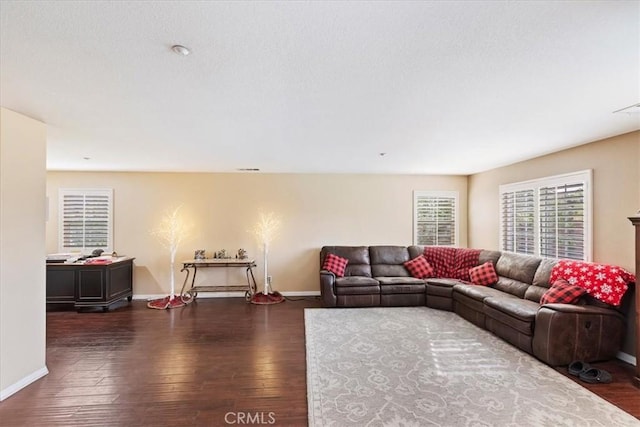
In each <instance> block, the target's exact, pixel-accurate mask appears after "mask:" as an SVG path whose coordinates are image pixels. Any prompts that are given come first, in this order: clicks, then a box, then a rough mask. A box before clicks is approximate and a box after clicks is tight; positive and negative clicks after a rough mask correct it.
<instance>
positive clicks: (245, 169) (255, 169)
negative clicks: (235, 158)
mask: <svg viewBox="0 0 640 427" xmlns="http://www.w3.org/2000/svg"><path fill="white" fill-rule="evenodd" d="M236 170H237V171H238V172H260V169H258V168H238V169H236Z"/></svg>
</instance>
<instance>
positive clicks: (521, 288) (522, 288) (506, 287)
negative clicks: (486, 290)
mask: <svg viewBox="0 0 640 427" xmlns="http://www.w3.org/2000/svg"><path fill="white" fill-rule="evenodd" d="M530 286H531V285H530V284H529V283H523V282H520V281H519V280H515V279H511V278H509V277H503V276H500V277H498V282H497V283H496V284H495V285H494V286H493V287H494V288H496V289H498V290H500V291H502V292H504V293H506V294H510V295H515V296H517V297H518V298H524V295H525V293H526V292H527V289H528V288H529V287H530Z"/></svg>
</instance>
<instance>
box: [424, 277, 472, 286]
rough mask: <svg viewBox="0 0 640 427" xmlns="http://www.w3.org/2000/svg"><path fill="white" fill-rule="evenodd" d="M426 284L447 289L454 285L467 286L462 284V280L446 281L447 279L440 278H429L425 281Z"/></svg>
mask: <svg viewBox="0 0 640 427" xmlns="http://www.w3.org/2000/svg"><path fill="white" fill-rule="evenodd" d="M427 283H428V284H430V285H434V286H447V287H453V286H455V285H461V284H462V285H467V284H468V283H465V282H463V281H462V280H458V279H447V278H440V277H436V278H429V279H427Z"/></svg>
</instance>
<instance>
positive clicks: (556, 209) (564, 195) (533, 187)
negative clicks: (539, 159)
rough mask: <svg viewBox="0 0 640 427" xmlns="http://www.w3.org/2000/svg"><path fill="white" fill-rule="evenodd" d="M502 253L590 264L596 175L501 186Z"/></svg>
mask: <svg viewBox="0 0 640 427" xmlns="http://www.w3.org/2000/svg"><path fill="white" fill-rule="evenodd" d="M500 246H501V248H500V249H501V250H503V251H511V252H517V253H521V254H531V255H538V256H542V257H546V258H568V259H577V260H584V261H589V260H591V171H590V170H588V171H581V172H575V173H570V174H566V175H558V176H552V177H548V178H541V179H536V180H533V181H526V182H519V183H514V184H506V185H501V186H500Z"/></svg>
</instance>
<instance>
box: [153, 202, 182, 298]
mask: <svg viewBox="0 0 640 427" xmlns="http://www.w3.org/2000/svg"><path fill="white" fill-rule="evenodd" d="M181 208H182V206H178V207H177V208H175V209H172V210H169V211H167V212H166V213H165V215H164V216H163V217H162V219H161V221H160V223H159V224H158V226H157V227H156V228H155V229H153V230H152V231H151V235H153V236H154V237H155V238H156V239H158V241H159V242H160V244H161V245H162V246H164V247H165V248H167V249H168V250H169V257H170V261H171V264H170V268H169V274H170V283H171V288H170V292H169V295H168V296H166V297H164V298H159V299H155V300H152V301H149V302H148V303H147V306H148V307H149V308H158V309H165V308H176V307H182V306H183V305H185V304H188V303H189V302H191V300H190V299H189V300H186V299H185V298H184V297H183V295H180V298H176V294H175V292H176V281H175V271H174V264H175V262H176V253H177V252H178V247H180V244H181V243H182V242H183V241H184V240H186V239H187V238H189V236H190V235H191V229H192V226H191V225H187V224H186V223H185V221H184V219H183V218H182V216H181V215H180V209H181Z"/></svg>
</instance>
